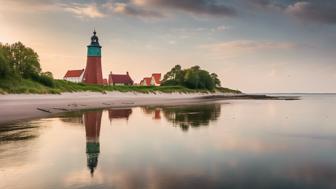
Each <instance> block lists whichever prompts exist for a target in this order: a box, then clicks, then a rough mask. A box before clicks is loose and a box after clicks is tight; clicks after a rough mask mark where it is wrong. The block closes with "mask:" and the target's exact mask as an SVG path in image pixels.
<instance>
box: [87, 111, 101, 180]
mask: <svg viewBox="0 0 336 189" xmlns="http://www.w3.org/2000/svg"><path fill="white" fill-rule="evenodd" d="M101 118H102V111H99V112H86V113H84V124H85V133H86V155H87V166H88V168H89V169H90V173H91V175H93V173H94V170H95V169H96V167H97V165H98V156H99V152H100V144H99V133H100V125H101Z"/></svg>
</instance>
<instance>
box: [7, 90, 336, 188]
mask: <svg viewBox="0 0 336 189" xmlns="http://www.w3.org/2000/svg"><path fill="white" fill-rule="evenodd" d="M335 105H336V95H303V98H302V100H299V101H276V100H232V101H216V102H206V103H202V104H194V105H183V106H148V107H136V108H125V109H107V110H96V111H85V112H84V111H83V112H72V113H66V114H64V115H60V116H57V117H54V118H45V119H38V120H32V121H26V122H21V123H16V124H7V125H1V126H0V188H13V189H17V188H22V189H23V188H24V189H30V188H137V189H138V188H169V189H170V188H335V187H336V158H335V157H336V124H335V123H336V116H335V115H336V106H335ZM0 119H1V118H0Z"/></svg>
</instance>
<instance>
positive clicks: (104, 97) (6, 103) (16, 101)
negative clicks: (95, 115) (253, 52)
mask: <svg viewBox="0 0 336 189" xmlns="http://www.w3.org/2000/svg"><path fill="white" fill-rule="evenodd" d="M239 99H253V100H298V99H299V98H298V97H289V96H287V97H286V96H267V95H249V94H232V93H213V94H210V93H209V94H205V93H190V94H185V93H156V94H153V93H150V94H143V93H135V92H126V93H122V92H107V93H106V94H102V93H95V92H77V93H62V94H61V95H52V94H40V95H38V94H7V95H0V106H1V109H0V124H3V123H8V122H16V121H20V120H25V119H32V118H42V117H49V116H52V115H55V114H59V113H64V112H71V111H78V110H85V109H101V108H102V109H103V108H124V107H136V106H144V105H181V104H188V103H195V102H206V101H214V100H239Z"/></svg>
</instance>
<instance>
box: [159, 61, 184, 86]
mask: <svg viewBox="0 0 336 189" xmlns="http://www.w3.org/2000/svg"><path fill="white" fill-rule="evenodd" d="M169 80H174V81H175V82H176V83H177V84H180V83H181V82H183V71H182V68H181V66H180V65H176V66H174V67H173V68H172V69H171V70H170V71H169V72H167V73H166V74H165V75H164V76H163V82H166V81H169Z"/></svg>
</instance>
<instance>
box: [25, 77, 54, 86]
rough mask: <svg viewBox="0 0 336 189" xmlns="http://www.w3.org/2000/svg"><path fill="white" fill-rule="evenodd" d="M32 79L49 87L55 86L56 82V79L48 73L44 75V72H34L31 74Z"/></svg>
mask: <svg viewBox="0 0 336 189" xmlns="http://www.w3.org/2000/svg"><path fill="white" fill-rule="evenodd" d="M31 78H32V80H34V81H36V82H39V83H41V84H42V85H44V86H47V87H55V82H54V79H53V78H51V77H49V76H47V75H44V74H41V75H39V74H32V76H31Z"/></svg>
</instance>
